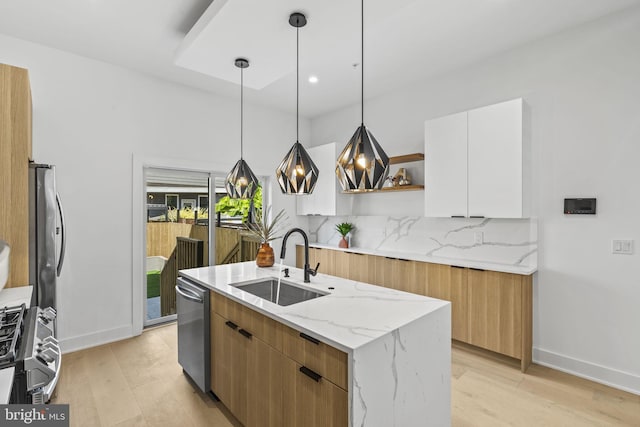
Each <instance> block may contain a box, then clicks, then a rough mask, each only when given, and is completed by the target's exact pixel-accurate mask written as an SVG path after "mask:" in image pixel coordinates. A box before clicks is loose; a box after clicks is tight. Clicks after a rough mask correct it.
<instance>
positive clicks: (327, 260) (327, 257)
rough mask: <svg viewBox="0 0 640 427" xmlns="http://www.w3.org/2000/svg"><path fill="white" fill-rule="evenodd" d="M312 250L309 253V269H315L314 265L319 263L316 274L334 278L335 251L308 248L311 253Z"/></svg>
mask: <svg viewBox="0 0 640 427" xmlns="http://www.w3.org/2000/svg"><path fill="white" fill-rule="evenodd" d="M312 249H313V251H312V252H310V253H309V259H310V260H309V265H310V266H311V268H316V265H317V264H318V263H320V267H319V269H318V273H324V274H329V275H331V276H335V254H336V251H334V250H331V249H326V248H310V249H309V250H310V251H311V250H312ZM303 259H304V257H303Z"/></svg>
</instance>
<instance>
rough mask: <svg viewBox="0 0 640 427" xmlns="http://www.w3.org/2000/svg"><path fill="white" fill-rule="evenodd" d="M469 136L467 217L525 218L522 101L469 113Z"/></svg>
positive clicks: (491, 106)
mask: <svg viewBox="0 0 640 427" xmlns="http://www.w3.org/2000/svg"><path fill="white" fill-rule="evenodd" d="M468 134H469V140H468V165H469V169H468V170H469V175H468V197H469V200H468V215H469V216H470V217H474V216H484V217H487V218H520V217H522V216H523V211H522V172H523V171H522V99H515V100H512V101H507V102H502V103H500V104H494V105H490V106H488V107H483V108H478V109H475V110H471V111H469V112H468Z"/></svg>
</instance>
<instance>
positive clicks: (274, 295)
mask: <svg viewBox="0 0 640 427" xmlns="http://www.w3.org/2000/svg"><path fill="white" fill-rule="evenodd" d="M230 285H231V286H234V287H236V288H238V289H242V290H243V291H245V292H249V293H250V294H253V295H255V296H257V297H260V298H262V299H265V300H267V301H270V302H272V303H275V304H278V305H282V306H287V305H292V304H297V303H299V302H303V301H308V300H310V299H314V298H318V297H323V296H325V295H328V293H325V292H318V291H316V290H313V289H309V288H305V287H302V286H300V285H298V284H294V283H291V282H288V281H285V280H281V281H280V294H279V295H278V279H277V278H275V277H268V278H265V279H256V280H250V281H247V282H239V283H231V284H230Z"/></svg>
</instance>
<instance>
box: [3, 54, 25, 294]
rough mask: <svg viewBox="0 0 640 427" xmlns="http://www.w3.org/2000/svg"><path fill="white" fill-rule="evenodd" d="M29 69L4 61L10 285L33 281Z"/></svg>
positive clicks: (5, 206)
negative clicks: (31, 271)
mask: <svg viewBox="0 0 640 427" xmlns="http://www.w3.org/2000/svg"><path fill="white" fill-rule="evenodd" d="M30 158H31V89H30V86H29V72H28V71H27V70H26V69H24V68H18V67H12V66H10V65H5V64H0V200H1V202H0V238H1V239H2V240H4V241H6V242H7V243H8V244H9V247H10V248H11V256H10V258H9V276H8V278H7V283H6V287H7V288H11V287H17V286H26V285H28V284H29V159H30Z"/></svg>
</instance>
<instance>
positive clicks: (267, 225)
mask: <svg viewBox="0 0 640 427" xmlns="http://www.w3.org/2000/svg"><path fill="white" fill-rule="evenodd" d="M270 211H271V207H269V208H268V209H267V212H266V215H263V212H262V210H259V211H256V222H255V223H247V224H245V227H246V229H247V231H249V233H251V234H253V235H254V236H256V237H257V238H259V239H260V241H261V242H262V243H268V242H270V241H272V240H275V239H279V238H281V237H282V234H281V233H282V231H283V228H284V226H285V224H284V221H286V220H287V219H289V217H288V216H287V214H286V212H285V211H284V209H283V210H281V211H280V212H278V214H277V215H276V216H274V217H273V219H272V220H271V222H269V221H268V219H267V217H268V216H269V212H270Z"/></svg>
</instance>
